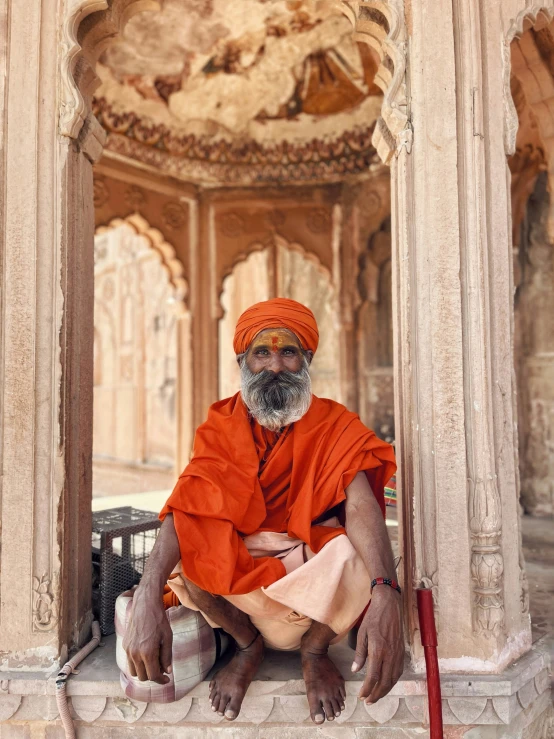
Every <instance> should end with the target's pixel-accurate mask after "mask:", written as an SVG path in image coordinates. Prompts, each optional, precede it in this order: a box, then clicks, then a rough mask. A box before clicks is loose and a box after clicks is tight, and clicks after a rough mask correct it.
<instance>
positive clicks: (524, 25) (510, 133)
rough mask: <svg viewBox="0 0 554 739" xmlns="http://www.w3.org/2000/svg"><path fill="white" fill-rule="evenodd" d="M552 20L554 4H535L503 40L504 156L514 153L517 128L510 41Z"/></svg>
mask: <svg viewBox="0 0 554 739" xmlns="http://www.w3.org/2000/svg"><path fill="white" fill-rule="evenodd" d="M553 18H554V3H553V4H551V5H550V6H549V5H547V4H544V3H543V4H537V5H534V6H532V7H531V8H529V7H527V8H525V9H524V10H522V11H521V12H520V13H519V14H518V16H517V17H516V18H515V20H514V21H513V23H512V25H511V26H510V28H509V30H508V33H507V34H506V36H505V38H504V47H503V72H504V75H503V76H504V108H505V115H504V147H505V150H506V154H508V155H511V154H514V153H515V151H516V136H517V130H518V127H519V120H518V114H517V108H516V103H515V101H514V97H513V93H512V83H511V73H512V63H511V45H512V41H514V39H517V38H521V36H522V35H523V34H524V33H525V31H527V30H528V29H530V28H537V27H540V26H542V25H546V24H548V23H550V22H551V21H552V20H553Z"/></svg>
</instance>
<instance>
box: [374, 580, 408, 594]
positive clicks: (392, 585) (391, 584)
mask: <svg viewBox="0 0 554 739" xmlns="http://www.w3.org/2000/svg"><path fill="white" fill-rule="evenodd" d="M376 585H388V586H389V587H390V588H392V589H393V590H396V591H397V592H398V593H401V592H402V590H401V589H400V585H399V584H398V583H397V582H396V580H391V579H390V577H376V578H375V580H372V581H371V592H373V588H374V587H375V586H376Z"/></svg>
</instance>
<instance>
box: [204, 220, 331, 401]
mask: <svg viewBox="0 0 554 739" xmlns="http://www.w3.org/2000/svg"><path fill="white" fill-rule="evenodd" d="M255 255H260V256H261V255H265V264H264V263H263V262H262V260H261V259H259V260H258V262H259V263H258V264H257V265H253V266H254V267H255V269H257V270H258V273H259V274H260V270H261V271H262V272H264V271H265V274H264V275H263V276H262V280H261V281H263V280H265V284H263V285H262V286H261V292H260V290H259V288H260V282H261V281H260V280H259V281H258V282H257V283H256V288H257V289H258V292H257V293H256V294H255V295H253V294H252V292H251V291H249V292H248V293H244V294H243V295H242V300H241V296H240V295H239V296H237V297H238V300H237V298H236V297H235V302H236V305H235V310H234V312H233V313H232V314H230V313H229V311H228V309H227V310H225V305H224V301H225V291H226V287H230V289H231V290H233V289H235V285H234V284H233V285H230V282H229V278H231V277H232V276H234V275H235V271H236V270H237V269H239V270H240V269H241V265H244V264H245V263H247V262H248V260H250V259H252V258H253V257H255ZM295 256H296V258H297V259H296V260H295ZM298 257H300V260H301V261H300V264H298ZM291 258H292V260H293V261H296V263H295V264H291V263H290V262H291ZM302 265H304V267H307V268H308V273H305V271H303V270H302V268H301V266H302ZM298 267H300V269H299V268H298ZM292 275H294V280H292V283H296V284H292V283H291V276H292ZM314 275H319V278H320V279H319V281H318V278H316V280H315V281H314V279H313V278H314ZM303 279H304V285H305V284H308V285H309V286H310V287H311V286H312V285H316V284H317V285H318V286H319V289H316V290H314V292H313V294H312V295H311V296H310V295H306V291H305V289H304V285H303V284H302V280H303ZM253 282H254V281H253V280H252V277H250V280H249V284H250V285H252V284H253ZM325 287H327V293H325ZM277 296H284V297H293V298H295V299H297V300H301V301H302V302H305V303H306V304H307V305H308V306H309V307H311V308H312V310H314V313H316V317H317V318H318V322H320V323H323V324H325V325H323V326H322V327H321V328H322V330H321V331H320V335H321V336H324V337H325V341H322V342H321V343H320V349H321V351H319V352H318V357H317V359H318V360H319V361H317V359H316V362H315V363H314V365H313V371H312V381H313V383H314V392H315V393H316V394H323V393H325V394H331V395H333V396H334V397H336V398H337V399H340V396H341V392H342V388H341V383H340V369H341V368H340V363H339V362H338V360H337V361H336V362H335V361H334V360H335V359H337V357H336V356H335V357H333V356H332V352H331V351H330V347H331V346H335V351H336V355H337V356H338V345H339V340H338V332H339V327H338V325H336V321H335V318H334V316H336V302H337V300H338V295H337V289H336V285H335V284H334V280H333V275H332V274H331V271H330V270H329V269H328V268H327V267H326V266H325V265H323V264H322V263H321V261H320V259H319V257H318V256H317V255H316V254H314V253H313V252H311V251H310V250H308V249H305V248H304V246H303V245H302V244H299V243H297V242H289V241H288V240H287V239H285V238H283V237H282V236H279V235H276V234H274V235H272V236H271V237H270V238H268V239H263V240H261V241H256V242H253V243H252V244H250V245H249V247H248V249H246V250H245V251H243V252H241V253H240V254H239V255H237V257H236V258H235V259H234V260H233V264H232V267H231V268H230V269H228V270H227V271H226V275H225V277H224V278H223V281H222V283H221V291H220V293H219V301H218V302H219V306H220V307H221V311H220V321H219V348H220V353H219V373H220V379H219V392H220V396H221V397H225V396H227V395H229V394H230V393H231V392H236V390H237V389H238V386H239V383H240V378H239V374H238V371H237V370H236V368H235V366H234V354H230V352H231V351H232V350H231V336H232V332H233V330H234V322H235V321H236V319H237V318H238V315H239V314H240V312H241V311H242V310H244V309H245V308H247V307H248V306H249V305H251V304H252V303H254V302H256V301H257V300H264V299H267V298H270V297H277ZM310 298H313V299H315V302H314V300H311V299H310ZM232 299H233V298H231V299H230V300H232ZM310 303H313V304H312V305H310ZM316 303H317V305H316ZM327 304H328V305H327ZM326 305H327V308H325V306H326ZM228 307H229V303H228V306H227V308H228ZM227 317H228V319H229V320H228V321H227V322H226V324H224V321H226V318H227ZM334 333H335V334H337V336H334ZM327 344H328V345H329V346H327ZM326 346H327V351H326ZM228 356H231V359H230V360H228ZM225 373H226V374H225ZM326 383H327V384H326ZM327 385H328V386H329V390H328V391H327V392H325V387H327ZM333 391H334V392H333Z"/></svg>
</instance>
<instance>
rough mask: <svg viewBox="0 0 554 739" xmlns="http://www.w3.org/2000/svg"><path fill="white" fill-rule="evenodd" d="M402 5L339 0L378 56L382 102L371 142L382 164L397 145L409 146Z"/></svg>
mask: <svg viewBox="0 0 554 739" xmlns="http://www.w3.org/2000/svg"><path fill="white" fill-rule="evenodd" d="M403 6H404V3H403V2H402V0H340V7H341V10H342V12H343V13H344V15H346V16H347V17H348V18H349V19H350V21H351V22H352V25H353V27H354V38H355V39H356V40H357V41H361V42H363V43H366V44H367V45H368V46H370V47H371V48H372V49H374V50H375V51H376V52H377V54H378V56H379V58H380V64H379V67H378V69H377V74H376V76H375V83H376V84H377V85H378V86H379V87H380V88H381V90H382V91H383V103H382V106H381V116H380V117H379V119H378V121H377V124H376V126H375V131H374V133H373V145H374V147H375V149H376V150H377V152H378V154H379V156H380V157H381V159H382V160H383V162H385V164H389V163H390V161H391V159H392V157H393V155H394V152H395V151H396V149H397V148H398V146H399V145H400V146H402V145H405V146H407V147H408V149H409V148H410V147H411V137H412V129H411V126H410V123H409V114H408V100H407V96H406V49H407V34H406V26H405V21H404V7H403Z"/></svg>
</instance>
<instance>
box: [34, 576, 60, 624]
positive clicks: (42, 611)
mask: <svg viewBox="0 0 554 739" xmlns="http://www.w3.org/2000/svg"><path fill="white" fill-rule="evenodd" d="M57 621H58V608H57V605H56V601H55V600H54V596H53V594H52V580H51V579H50V577H49V576H48V575H47V574H46V573H44V574H43V575H42V576H41V577H40V578H39V577H33V626H34V628H35V629H36V630H37V631H50V630H51V629H53V628H54V626H55V625H56V623H57Z"/></svg>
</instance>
